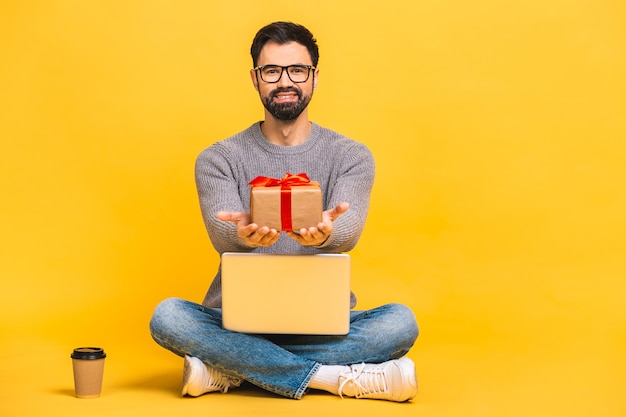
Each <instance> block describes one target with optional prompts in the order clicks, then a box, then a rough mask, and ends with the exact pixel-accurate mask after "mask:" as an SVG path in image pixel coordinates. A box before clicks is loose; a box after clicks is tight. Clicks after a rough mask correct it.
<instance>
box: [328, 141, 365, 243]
mask: <svg viewBox="0 0 626 417" xmlns="http://www.w3.org/2000/svg"><path fill="white" fill-rule="evenodd" d="M336 166H337V167H339V168H338V169H339V171H338V172H337V175H336V176H335V177H334V183H333V184H332V185H331V187H330V194H329V196H328V206H327V209H329V208H332V207H335V206H337V204H339V203H341V202H344V201H345V202H348V203H349V204H350V209H349V210H348V211H347V212H346V213H344V214H342V215H341V216H340V217H339V218H338V219H337V220H335V222H334V225H333V233H332V234H331V235H330V236H329V238H328V239H327V240H326V242H324V243H323V244H322V245H320V246H319V249H322V250H323V251H326V252H347V251H349V250H351V249H353V248H354V246H355V245H356V243H357V242H358V240H359V238H360V236H361V233H362V232H363V228H364V227H365V221H366V219H367V213H368V210H369V201H370V194H371V191H372V187H373V184H374V177H375V163H374V158H373V156H372V154H371V152H370V150H369V149H368V148H367V147H366V146H365V145H363V144H361V143H358V142H352V144H351V146H350V148H348V149H346V150H344V151H343V152H342V153H341V161H340V163H338V164H336Z"/></svg>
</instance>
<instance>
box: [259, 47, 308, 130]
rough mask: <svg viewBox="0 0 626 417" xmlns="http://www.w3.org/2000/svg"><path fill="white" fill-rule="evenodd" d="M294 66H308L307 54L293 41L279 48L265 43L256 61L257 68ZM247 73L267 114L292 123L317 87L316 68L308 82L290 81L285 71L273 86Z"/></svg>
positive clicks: (305, 50)
mask: <svg viewBox="0 0 626 417" xmlns="http://www.w3.org/2000/svg"><path fill="white" fill-rule="evenodd" d="M294 64H305V65H312V62H311V57H310V55H309V51H308V50H307V49H306V47H305V46H304V45H301V44H299V43H297V42H290V43H286V44H283V45H279V44H277V43H275V42H272V41H269V42H267V43H266V44H265V45H264V46H263V49H262V50H261V54H260V55H259V59H258V62H257V65H258V66H263V65H281V66H288V65H294ZM250 74H251V76H252V82H253V84H254V87H255V88H256V89H257V90H258V91H259V96H260V97H261V101H262V102H263V106H265V109H266V110H267V112H269V113H270V114H271V115H272V116H273V117H274V118H276V119H278V120H283V121H291V120H295V119H297V118H298V116H300V114H301V113H302V112H303V111H304V110H305V109H306V107H307V106H308V105H309V102H310V101H311V97H312V96H313V89H314V88H315V85H316V84H317V69H315V70H311V74H310V75H309V79H308V80H307V81H306V82H303V83H294V82H293V81H291V80H290V79H289V77H288V76H287V71H283V73H282V76H281V78H280V79H279V80H278V82H275V83H267V82H265V81H263V80H262V79H261V77H260V76H259V75H258V72H255V71H252V72H251V73H250Z"/></svg>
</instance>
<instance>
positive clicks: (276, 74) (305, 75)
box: [253, 64, 315, 83]
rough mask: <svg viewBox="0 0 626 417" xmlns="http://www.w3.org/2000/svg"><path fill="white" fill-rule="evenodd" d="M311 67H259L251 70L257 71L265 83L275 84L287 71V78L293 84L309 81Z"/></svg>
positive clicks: (301, 65)
mask: <svg viewBox="0 0 626 417" xmlns="http://www.w3.org/2000/svg"><path fill="white" fill-rule="evenodd" d="M314 69H315V67H314V66H313V65H304V64H296V65H287V66H286V67H283V66H282V65H260V66H258V67H256V68H254V69H253V71H259V74H261V79H262V80H263V81H265V82H266V83H277V82H278V80H280V77H282V76H283V71H285V70H287V76H288V77H289V79H290V80H291V81H292V82H294V83H304V82H306V81H307V80H308V79H309V75H310V74H311V70H314Z"/></svg>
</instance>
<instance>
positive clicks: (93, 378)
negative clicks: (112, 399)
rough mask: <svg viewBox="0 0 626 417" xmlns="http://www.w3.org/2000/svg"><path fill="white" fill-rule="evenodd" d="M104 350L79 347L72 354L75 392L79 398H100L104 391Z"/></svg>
mask: <svg viewBox="0 0 626 417" xmlns="http://www.w3.org/2000/svg"><path fill="white" fill-rule="evenodd" d="M106 356H107V355H106V354H105V353H104V350H102V348H99V347H79V348H76V349H74V351H73V352H72V355H71V358H72V367H73V368H74V390H75V393H76V397H78V398H98V397H99V396H100V392H101V391H102V375H103V374H104V358H106Z"/></svg>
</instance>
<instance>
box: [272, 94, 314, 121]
mask: <svg viewBox="0 0 626 417" xmlns="http://www.w3.org/2000/svg"><path fill="white" fill-rule="evenodd" d="M285 92H294V93H296V94H297V96H298V100H297V101H296V102H294V103H276V102H274V97H275V96H276V95H277V94H279V93H285ZM312 96H313V93H311V94H310V95H308V96H305V95H303V94H302V90H300V89H299V88H295V87H287V88H277V89H276V90H274V91H272V92H271V93H270V94H269V95H267V96H265V97H262V100H261V101H262V102H263V106H264V107H265V109H266V110H267V111H268V112H269V113H270V114H271V115H272V116H274V117H275V118H276V119H278V120H282V121H292V120H296V119H297V118H298V116H300V114H301V113H302V112H303V111H304V109H306V108H307V106H308V105H309V103H310V102H311V97H312Z"/></svg>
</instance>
